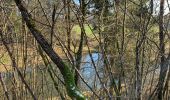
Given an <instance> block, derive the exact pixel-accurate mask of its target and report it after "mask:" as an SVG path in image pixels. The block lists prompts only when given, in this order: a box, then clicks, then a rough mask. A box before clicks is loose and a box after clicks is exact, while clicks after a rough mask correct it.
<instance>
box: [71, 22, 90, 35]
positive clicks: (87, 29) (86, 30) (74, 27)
mask: <svg viewBox="0 0 170 100" xmlns="http://www.w3.org/2000/svg"><path fill="white" fill-rule="evenodd" d="M89 26H90V27H89ZM89 26H88V25H87V24H85V25H84V29H85V32H86V35H87V36H88V37H91V36H93V32H92V30H91V29H92V26H91V25H89ZM72 33H73V34H75V33H76V34H77V35H80V34H81V28H80V26H79V25H74V26H73V28H72Z"/></svg>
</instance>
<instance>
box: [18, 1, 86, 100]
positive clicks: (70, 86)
mask: <svg viewBox="0 0 170 100" xmlns="http://www.w3.org/2000/svg"><path fill="white" fill-rule="evenodd" d="M15 3H16V5H17V7H18V8H19V10H20V12H21V15H22V17H23V19H24V20H25V22H26V25H27V27H28V28H29V30H30V31H31V33H32V35H33V36H34V38H35V39H36V40H37V42H38V43H39V45H40V46H41V48H42V49H43V51H45V53H46V54H47V55H48V57H49V58H50V59H51V60H52V61H53V62H54V63H55V64H56V65H57V67H58V68H59V70H60V72H61V74H62V76H63V79H64V81H65V84H66V85H65V86H66V90H67V93H68V95H69V96H70V97H71V98H72V99H77V100H85V97H84V95H83V94H82V93H81V92H80V90H79V89H78V88H77V87H76V84H75V80H74V76H73V73H72V72H71V70H70V68H71V67H70V66H68V65H66V64H65V63H64V62H63V60H62V59H61V58H60V56H59V55H58V54H57V53H56V52H55V51H54V50H53V48H52V47H51V45H50V44H49V43H48V42H47V40H45V38H44V36H43V35H42V33H41V32H40V31H39V30H38V29H37V28H36V26H35V24H34V21H33V20H32V16H31V15H30V14H29V13H28V11H27V9H26V8H25V7H24V6H23V4H22V1H21V0H15Z"/></svg>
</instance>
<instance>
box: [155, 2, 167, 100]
mask: <svg viewBox="0 0 170 100" xmlns="http://www.w3.org/2000/svg"><path fill="white" fill-rule="evenodd" d="M164 2H165V0H160V13H159V47H160V51H159V54H160V57H161V62H160V75H159V81H158V85H157V87H158V88H157V91H156V95H157V97H158V99H159V100H163V87H164V81H165V77H166V72H167V66H165V44H164V27H163V26H164V23H163V22H164V21H163V15H164Z"/></svg>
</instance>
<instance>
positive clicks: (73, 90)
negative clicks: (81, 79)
mask: <svg viewBox="0 0 170 100" xmlns="http://www.w3.org/2000/svg"><path fill="white" fill-rule="evenodd" d="M64 65H65V67H64V70H63V72H62V75H63V77H64V81H65V84H66V88H67V92H68V95H69V96H70V97H71V98H72V99H76V100H86V98H85V96H84V95H83V94H82V93H81V92H80V90H79V89H78V88H77V86H76V85H75V81H74V76H73V73H72V72H71V70H70V68H69V67H68V66H67V65H66V64H64Z"/></svg>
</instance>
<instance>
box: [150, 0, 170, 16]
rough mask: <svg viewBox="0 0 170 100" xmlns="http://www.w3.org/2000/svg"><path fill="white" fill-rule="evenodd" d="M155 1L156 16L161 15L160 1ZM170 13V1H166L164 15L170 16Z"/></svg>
mask: <svg viewBox="0 0 170 100" xmlns="http://www.w3.org/2000/svg"><path fill="white" fill-rule="evenodd" d="M153 1H154V14H153V15H158V14H159V6H160V0H153ZM169 11H170V0H165V4H164V15H166V14H168V13H169Z"/></svg>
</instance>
